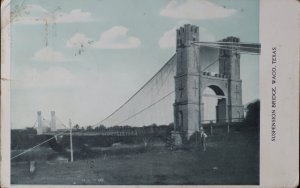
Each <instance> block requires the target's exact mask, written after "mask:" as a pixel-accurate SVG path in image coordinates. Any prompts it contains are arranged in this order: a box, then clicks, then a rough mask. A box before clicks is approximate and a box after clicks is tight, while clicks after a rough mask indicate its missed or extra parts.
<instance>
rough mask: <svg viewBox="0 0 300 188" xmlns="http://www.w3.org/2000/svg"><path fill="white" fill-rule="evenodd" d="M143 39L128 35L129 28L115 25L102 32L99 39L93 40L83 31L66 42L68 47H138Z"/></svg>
mask: <svg viewBox="0 0 300 188" xmlns="http://www.w3.org/2000/svg"><path fill="white" fill-rule="evenodd" d="M140 44H141V41H140V39H139V38H137V37H133V36H128V28H126V27H124V26H114V27H112V28H110V29H109V30H107V31H104V32H103V33H101V35H100V37H99V39H98V40H96V41H93V40H92V39H90V38H88V37H87V36H86V35H84V34H82V33H76V34H75V35H74V36H72V37H71V38H70V39H69V40H68V41H67V43H66V46H67V47H70V48H71V47H80V46H81V45H83V46H88V47H90V48H106V49H126V48H137V47H138V46H140Z"/></svg>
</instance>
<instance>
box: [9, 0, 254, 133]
mask: <svg viewBox="0 0 300 188" xmlns="http://www.w3.org/2000/svg"><path fill="white" fill-rule="evenodd" d="M71 2H72V3H71ZM10 9H11V60H10V63H11V80H12V82H11V127H12V128H24V127H32V126H33V124H34V123H35V121H36V112H37V111H38V110H41V111H42V113H43V116H44V118H46V119H49V118H50V111H51V110H55V111H56V114H57V117H58V118H59V119H60V120H61V121H63V122H67V121H68V119H70V118H71V119H72V121H73V122H75V123H78V124H79V125H81V126H87V125H92V124H95V123H97V122H99V121H100V120H101V119H103V118H104V117H106V116H107V115H109V114H110V113H111V112H113V111H114V110H115V109H116V108H118V107H119V106H120V105H121V104H123V103H124V102H125V101H126V100H127V99H128V98H129V97H131V96H132V95H133V94H134V93H135V92H136V91H137V90H138V89H139V88H140V87H141V86H142V85H143V84H144V83H146V82H147V81H148V80H149V79H150V78H151V77H152V76H153V75H154V74H155V73H156V72H157V71H158V70H159V69H160V68H161V67H162V66H163V65H164V64H165V63H166V62H167V61H168V60H169V59H170V58H171V57H172V55H173V54H174V53H175V30H176V28H178V27H180V26H182V25H183V24H186V23H190V24H194V25H197V26H199V28H200V40H202V41H216V40H220V39H222V38H225V37H227V36H236V37H239V38H240V40H241V41H242V42H250V43H258V42H259V2H258V0H251V1H249V0H210V1H209V0H143V1H141V0H72V1H67V0H51V1H49V0H23V1H20V0H12V1H11V4H10ZM258 58H259V57H258V56H255V55H247V54H243V55H242V57H241V78H242V80H243V103H244V104H247V103H249V102H251V101H253V100H255V99H258V98H259V91H258V87H259V84H258V81H259V78H258V75H259V61H258Z"/></svg>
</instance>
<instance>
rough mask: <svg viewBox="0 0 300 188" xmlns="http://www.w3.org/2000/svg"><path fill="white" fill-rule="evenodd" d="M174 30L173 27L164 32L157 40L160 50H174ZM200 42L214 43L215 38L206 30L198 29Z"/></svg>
mask: <svg viewBox="0 0 300 188" xmlns="http://www.w3.org/2000/svg"><path fill="white" fill-rule="evenodd" d="M176 28H177V27H173V28H172V29H171V30H169V31H166V32H165V33H164V34H163V36H162V37H161V38H160V39H159V42H158V44H159V47H160V48H175V46H176ZM199 35H200V41H216V40H215V37H214V36H213V35H212V34H211V33H210V32H209V31H208V30H207V29H206V28H202V27H200V28H199Z"/></svg>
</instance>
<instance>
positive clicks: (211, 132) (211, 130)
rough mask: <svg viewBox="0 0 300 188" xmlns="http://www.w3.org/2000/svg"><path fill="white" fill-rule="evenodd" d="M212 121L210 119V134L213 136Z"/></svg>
mask: <svg viewBox="0 0 300 188" xmlns="http://www.w3.org/2000/svg"><path fill="white" fill-rule="evenodd" d="M212 125H213V123H212V121H210V135H211V136H213V135H214V131H213V126H212Z"/></svg>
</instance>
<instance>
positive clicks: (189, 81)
mask: <svg viewBox="0 0 300 188" xmlns="http://www.w3.org/2000/svg"><path fill="white" fill-rule="evenodd" d="M176 35H177V41H176V60H177V72H176V76H175V103H174V126H175V131H176V132H179V133H180V135H181V138H182V141H183V142H184V141H185V140H187V139H188V138H189V137H190V136H191V135H192V134H193V133H194V132H195V131H198V130H199V122H200V118H201V116H200V115H199V104H200V101H199V99H200V97H199V81H200V79H199V70H200V67H199V66H200V63H199V58H200V57H199V52H198V51H199V50H197V49H198V48H197V47H196V46H194V45H192V42H197V41H199V28H198V27H197V26H193V25H190V24H186V25H184V27H180V28H179V29H177V31H176ZM186 138H187V139H186Z"/></svg>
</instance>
